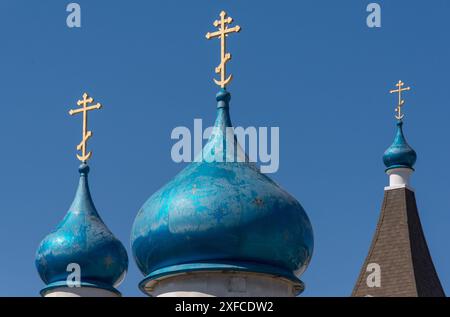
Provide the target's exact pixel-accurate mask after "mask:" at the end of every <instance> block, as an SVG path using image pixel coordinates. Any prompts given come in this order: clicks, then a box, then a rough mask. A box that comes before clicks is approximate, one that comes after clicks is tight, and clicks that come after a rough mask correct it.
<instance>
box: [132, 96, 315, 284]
mask: <svg viewBox="0 0 450 317" xmlns="http://www.w3.org/2000/svg"><path fill="white" fill-rule="evenodd" d="M216 99H217V101H218V106H217V108H218V109H217V119H216V122H215V126H214V129H213V132H212V134H211V136H210V138H209V140H208V142H207V144H206V145H205V147H204V148H203V150H202V153H201V154H202V155H203V160H202V159H201V158H198V157H197V158H196V159H195V160H194V162H192V163H191V164H189V165H188V166H187V167H186V168H185V169H184V170H182V171H181V172H180V173H179V174H178V175H177V176H176V177H175V178H174V179H173V180H172V181H170V182H169V183H168V184H166V185H165V186H164V187H162V188H161V189H160V190H158V191H157V192H156V193H154V194H153V195H152V196H151V197H150V198H149V199H148V200H147V201H146V202H145V203H144V205H143V206H142V208H141V209H140V210H139V213H138V214H137V216H136V219H135V221H134V224H133V228H132V233H131V243H132V250H133V255H134V259H135V261H136V263H137V265H138V267H139V269H140V270H141V272H142V273H143V274H144V275H145V278H144V280H143V281H142V282H141V283H140V288H141V290H142V291H144V292H145V289H147V288H148V287H151V285H153V283H155V282H156V281H157V280H159V279H161V278H164V277H168V276H173V275H176V274H179V273H186V272H193V271H209V272H211V271H248V272H255V273H264V274H269V275H271V276H278V277H282V278H285V279H288V280H290V281H292V282H293V283H294V286H295V287H296V289H297V290H298V292H301V291H302V290H303V283H302V282H301V281H300V279H299V276H300V275H301V274H302V273H303V271H304V270H305V269H306V267H307V266H308V264H309V262H310V259H311V256H312V252H313V231H312V227H311V223H310V221H309V219H308V216H307V215H306V213H305V211H304V209H303V208H302V206H301V205H300V203H299V202H298V201H297V200H296V199H295V198H294V197H292V196H291V195H290V194H288V193H287V192H286V191H285V190H283V189H282V188H281V187H279V186H278V185H277V184H276V183H275V182H274V181H273V180H271V179H270V178H269V177H267V176H266V175H264V174H262V173H260V171H259V169H258V168H257V167H256V166H255V164H253V163H250V162H249V160H248V157H247V156H246V154H245V153H244V152H243V151H242V148H241V147H240V146H239V144H238V143H237V140H236V137H235V136H234V133H233V132H232V130H230V129H227V128H229V127H232V125H231V120H230V116H229V101H230V94H229V93H228V92H227V91H226V90H224V89H223V90H221V91H220V92H219V93H218V94H217V98H216ZM227 138H228V140H231V142H228V143H227V142H226V140H227ZM230 143H231V145H233V147H234V149H235V150H234V153H233V151H228V150H229V148H228V150H227V145H228V144H230ZM237 156H239V157H241V160H240V161H237V160H233V158H236V157H237ZM242 158H243V159H242Z"/></svg>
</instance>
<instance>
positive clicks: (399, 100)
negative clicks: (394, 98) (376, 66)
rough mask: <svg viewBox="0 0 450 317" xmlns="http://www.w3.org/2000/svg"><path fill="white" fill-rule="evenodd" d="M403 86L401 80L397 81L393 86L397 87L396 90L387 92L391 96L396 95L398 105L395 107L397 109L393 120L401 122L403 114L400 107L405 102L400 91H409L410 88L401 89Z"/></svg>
mask: <svg viewBox="0 0 450 317" xmlns="http://www.w3.org/2000/svg"><path fill="white" fill-rule="evenodd" d="M403 85H405V83H404V82H402V81H401V80H399V81H398V83H397V84H396V85H395V86H397V87H398V89H394V90H391V91H389V93H391V94H393V93H398V105H397V108H395V112H397V114H396V115H395V118H397V120H402V119H403V117H404V116H405V115H404V114H402V107H403V105H404V104H405V100H403V99H402V91H408V90H411V87H405V88H402V87H403Z"/></svg>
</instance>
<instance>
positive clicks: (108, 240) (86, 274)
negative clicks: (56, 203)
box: [35, 164, 128, 295]
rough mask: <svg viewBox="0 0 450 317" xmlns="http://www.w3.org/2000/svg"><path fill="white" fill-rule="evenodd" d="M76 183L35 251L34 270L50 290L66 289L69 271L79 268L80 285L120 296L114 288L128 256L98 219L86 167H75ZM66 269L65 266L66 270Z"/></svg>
mask: <svg viewBox="0 0 450 317" xmlns="http://www.w3.org/2000/svg"><path fill="white" fill-rule="evenodd" d="M79 172H80V181H79V185H78V189H77V192H76V195H75V199H74V201H73V203H72V206H71V207H70V208H69V211H68V212H67V214H66V216H65V217H64V219H63V220H62V222H61V223H60V224H59V225H58V227H57V228H56V230H54V231H53V232H52V233H50V234H49V235H48V236H46V237H45V238H44V240H43V241H42V242H41V244H40V245H39V248H38V250H37V252H36V260H35V264H36V268H37V270H38V272H39V275H40V277H41V279H42V280H43V281H44V283H45V284H47V287H46V288H44V289H43V290H42V291H41V294H42V295H45V293H46V292H48V291H49V290H50V289H54V288H56V287H63V286H68V284H67V279H68V277H69V274H71V273H72V269H69V268H70V266H69V264H72V263H73V264H78V265H79V267H80V275H81V278H80V286H81V287H95V288H102V289H106V290H109V291H112V292H115V293H117V294H119V295H120V293H119V291H118V290H116V289H115V287H116V286H118V285H119V284H120V283H121V282H122V281H123V279H124V278H125V275H126V272H127V268H128V256H127V252H126V250H125V248H124V246H123V245H122V243H121V242H120V241H119V240H117V239H116V238H115V237H114V235H113V234H112V233H111V231H110V230H109V229H108V227H106V225H105V224H104V223H103V221H102V219H101V218H100V216H99V214H98V213H97V210H96V209H95V206H94V203H93V201H92V198H91V194H90V191H89V186H88V173H89V166H88V165H87V164H82V165H81V166H80V168H79ZM68 266H69V267H68Z"/></svg>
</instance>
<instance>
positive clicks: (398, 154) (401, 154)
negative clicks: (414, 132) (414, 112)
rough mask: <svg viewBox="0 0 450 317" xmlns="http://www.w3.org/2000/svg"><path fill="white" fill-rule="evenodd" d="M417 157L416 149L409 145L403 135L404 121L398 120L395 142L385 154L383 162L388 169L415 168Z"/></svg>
mask: <svg viewBox="0 0 450 317" xmlns="http://www.w3.org/2000/svg"><path fill="white" fill-rule="evenodd" d="M416 159H417V154H416V151H414V150H413V149H412V148H411V146H409V144H408V142H406V139H405V136H404V135H403V121H398V122H397V133H396V135H395V139H394V142H393V143H392V145H391V146H390V147H389V148H388V149H387V150H386V151H385V152H384V155H383V162H384V165H386V168H387V169H386V170H390V169H393V168H400V167H406V168H410V169H413V167H414V164H415V163H416Z"/></svg>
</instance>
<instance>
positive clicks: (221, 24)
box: [206, 11, 241, 88]
mask: <svg viewBox="0 0 450 317" xmlns="http://www.w3.org/2000/svg"><path fill="white" fill-rule="evenodd" d="M226 16H227V13H226V12H225V11H222V12H220V20H216V21H214V23H213V25H214V26H215V27H216V28H219V30H218V31H216V32H212V33H211V32H208V33H206V38H207V39H208V40H209V39H212V38H216V37H217V38H219V39H220V64H219V66H217V67H216V69H215V71H216V74H220V80H217V79H215V78H214V82H215V83H216V85H218V86H220V87H221V88H225V87H226V86H227V85H228V84H229V83H230V81H231V80H232V79H233V75H231V74H230V76H228V77H226V63H227V62H228V61H229V60H230V59H231V54H230V53H227V52H226V41H225V39H226V37H227V36H228V34H229V33H234V32H239V31H240V30H241V27H240V26H239V25H236V26H235V27H232V28H228V27H227V24H230V23H232V22H233V19H232V18H231V17H226Z"/></svg>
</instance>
